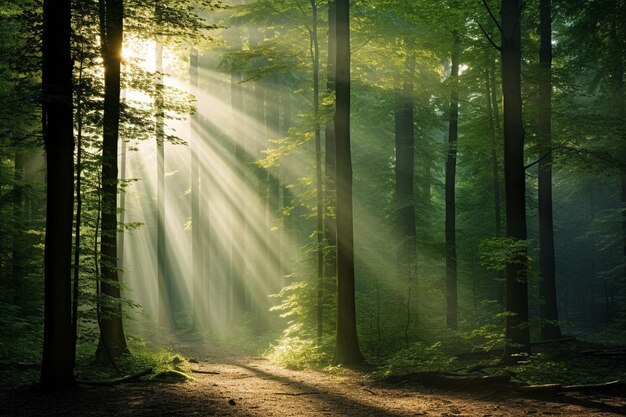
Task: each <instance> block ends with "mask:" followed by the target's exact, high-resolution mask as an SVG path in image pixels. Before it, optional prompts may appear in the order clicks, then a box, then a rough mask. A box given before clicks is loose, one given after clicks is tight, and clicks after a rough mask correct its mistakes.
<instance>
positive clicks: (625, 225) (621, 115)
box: [609, 2, 626, 277]
mask: <svg viewBox="0 0 626 417" xmlns="http://www.w3.org/2000/svg"><path fill="white" fill-rule="evenodd" d="M622 4H623V3H622V2H615V10H614V16H613V19H612V22H611V29H610V34H609V36H610V56H611V60H610V61H611V66H610V72H611V91H612V94H613V97H612V99H613V100H612V101H613V103H614V105H613V108H614V110H615V114H614V116H613V117H614V118H615V125H616V126H620V128H618V129H617V131H619V132H620V136H621V137H620V138H619V139H618V140H619V143H621V144H622V146H623V144H624V143H626V97H625V96H624V54H625V53H626V50H625V49H626V47H625V46H624V44H625V42H624V39H623V34H622V33H623V29H622V32H620V30H619V29H620V25H621V26H622V28H623V21H624V17H623V16H624V11H623V10H624V7H623V5H622ZM622 158H623V159H622V161H621V163H622V169H621V172H620V185H621V187H620V188H621V195H620V196H621V200H622V239H623V242H622V245H623V254H624V260H625V261H626V168H625V167H624V166H626V157H625V156H622ZM624 276H625V277H626V268H625V269H624Z"/></svg>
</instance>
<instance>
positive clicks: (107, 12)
mask: <svg viewBox="0 0 626 417" xmlns="http://www.w3.org/2000/svg"><path fill="white" fill-rule="evenodd" d="M101 2H103V3H105V4H104V16H101V18H104V24H103V26H104V30H105V35H104V40H103V42H104V50H103V62H104V120H103V130H104V134H103V142H102V226H101V227H102V234H101V235H102V236H101V243H100V254H101V262H102V267H101V271H102V272H101V293H102V294H101V295H102V297H104V299H103V300H101V301H102V302H101V310H102V312H101V314H100V318H99V327H100V340H99V343H98V349H97V351H96V358H97V360H98V361H100V362H103V363H111V362H113V361H114V360H115V359H116V358H118V357H119V356H121V355H124V354H127V353H128V347H127V345H126V337H125V335H124V325H123V322H122V307H121V304H120V298H121V293H120V283H119V277H118V273H117V176H118V169H117V152H118V138H119V124H120V74H121V72H120V69H121V68H120V64H121V57H122V39H123V9H124V8H123V0H107V1H106V2H104V1H103V0H101Z"/></svg>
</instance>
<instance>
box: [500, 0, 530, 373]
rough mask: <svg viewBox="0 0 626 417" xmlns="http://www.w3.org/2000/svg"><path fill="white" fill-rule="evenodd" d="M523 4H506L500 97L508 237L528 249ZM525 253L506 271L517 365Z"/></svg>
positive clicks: (523, 337)
mask: <svg viewBox="0 0 626 417" xmlns="http://www.w3.org/2000/svg"><path fill="white" fill-rule="evenodd" d="M521 10H522V9H521V0H503V1H502V6H501V14H502V24H501V26H502V32H503V33H502V52H501V55H502V92H503V95H504V182H505V189H506V231H507V236H508V237H509V238H511V239H512V240H513V241H515V242H520V243H523V244H525V243H526V178H525V169H524V126H523V123H522V92H521V58H522V50H521V29H520V26H521V22H520V20H521ZM526 257H527V250H524V249H520V250H517V251H516V253H515V256H513V257H512V259H511V260H510V261H509V263H508V264H507V267H506V309H507V311H508V312H509V314H508V315H507V318H506V332H505V336H506V338H507V343H506V346H505V350H504V360H505V361H506V362H515V361H517V359H518V357H517V356H513V355H514V354H517V353H528V352H530V336H529V330H528V266H527V261H526Z"/></svg>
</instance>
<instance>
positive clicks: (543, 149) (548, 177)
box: [537, 0, 561, 339]
mask: <svg viewBox="0 0 626 417" xmlns="http://www.w3.org/2000/svg"><path fill="white" fill-rule="evenodd" d="M539 7H540V9H539V35H540V36H541V44H540V49H539V66H540V73H539V77H540V78H539V89H538V90H539V91H538V105H539V108H538V113H537V118H538V119H537V128H538V136H539V138H538V139H539V149H540V152H539V158H540V159H539V269H540V273H541V281H540V285H539V291H540V294H539V295H540V299H541V303H542V304H541V318H542V319H543V322H542V325H541V338H542V339H558V338H560V337H561V329H560V327H559V325H558V323H556V322H557V321H558V319H559V315H558V309H557V295H556V294H557V293H556V274H555V260H554V222H553V217H552V160H553V158H552V1H551V0H541V1H540V2H539Z"/></svg>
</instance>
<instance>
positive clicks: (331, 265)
mask: <svg viewBox="0 0 626 417" xmlns="http://www.w3.org/2000/svg"><path fill="white" fill-rule="evenodd" d="M335 24H336V5H335V0H329V2H328V62H327V66H326V73H327V80H326V90H327V94H329V95H334V94H335V59H336V55H337V50H336V38H335V31H336V29H335ZM324 174H325V176H324V178H325V184H324V200H325V206H326V207H325V210H324V246H325V250H324V277H326V278H330V277H334V276H335V274H336V273H337V225H336V224H335V192H336V190H335V125H334V122H333V120H331V121H330V122H328V123H327V124H326V126H325V129H324Z"/></svg>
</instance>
